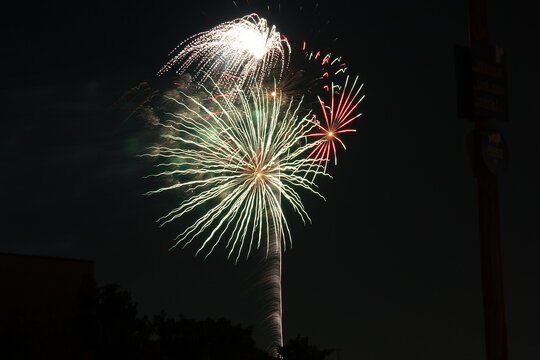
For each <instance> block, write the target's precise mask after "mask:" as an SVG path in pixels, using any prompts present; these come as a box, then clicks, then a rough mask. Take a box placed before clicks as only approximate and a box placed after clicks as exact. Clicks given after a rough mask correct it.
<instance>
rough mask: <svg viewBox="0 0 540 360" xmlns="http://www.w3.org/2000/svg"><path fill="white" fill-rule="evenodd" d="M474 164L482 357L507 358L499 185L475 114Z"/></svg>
mask: <svg viewBox="0 0 540 360" xmlns="http://www.w3.org/2000/svg"><path fill="white" fill-rule="evenodd" d="M469 26H470V40H471V45H472V46H474V42H484V43H487V42H488V21H487V6H486V0H469ZM474 124H475V164H476V171H475V173H476V179H477V184H478V222H479V235H480V256H481V268H482V295H483V307H484V326H485V343H486V360H508V359H509V355H510V354H509V348H508V330H507V327H508V325H507V320H506V304H505V297H504V286H503V267H502V249H501V229H500V227H501V226H500V210H499V185H498V179H497V175H495V174H493V173H492V172H491V171H490V170H489V169H488V168H487V167H486V165H485V164H484V162H483V159H482V148H481V144H482V141H481V136H482V133H483V132H484V131H485V130H486V129H489V128H492V127H493V120H492V119H489V118H485V117H480V116H475V118H474Z"/></svg>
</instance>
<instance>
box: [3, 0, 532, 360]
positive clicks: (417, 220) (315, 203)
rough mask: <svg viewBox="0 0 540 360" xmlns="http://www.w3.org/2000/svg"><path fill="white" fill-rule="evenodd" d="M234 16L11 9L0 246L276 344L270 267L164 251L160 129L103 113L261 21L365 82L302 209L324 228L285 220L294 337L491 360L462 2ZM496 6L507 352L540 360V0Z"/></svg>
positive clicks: (283, 8)
mask: <svg viewBox="0 0 540 360" xmlns="http://www.w3.org/2000/svg"><path fill="white" fill-rule="evenodd" d="M216 3H218V4H219V5H216ZM238 3H239V7H238V8H236V7H235V6H234V4H233V3H232V2H231V1H220V2H217V1H214V2H211V1H193V2H192V3H190V4H189V5H186V4H185V3H184V2H182V1H176V2H171V1H167V2H160V1H151V2H147V3H146V4H143V5H137V4H135V2H122V3H115V4H114V5H113V4H109V2H88V4H86V5H81V4H79V3H77V2H70V3H57V4H54V5H52V4H49V3H46V2H42V3H40V4H39V5H34V4H31V3H23V2H10V4H7V5H3V9H2V15H3V16H2V17H3V20H2V22H1V23H2V25H1V26H2V35H1V36H2V39H3V41H2V45H1V47H0V51H1V56H2V67H1V71H2V77H1V79H2V97H1V98H2V103H3V106H2V107H1V108H0V109H1V110H0V111H1V113H0V116H1V119H2V131H1V139H2V140H1V142H0V147H1V154H2V177H1V179H2V180H1V184H2V186H1V187H0V196H1V203H2V210H3V214H4V215H3V216H2V217H1V221H2V224H1V239H2V240H1V241H0V251H3V252H12V253H24V254H35V255H46V256H59V257H74V258H83V259H91V260H94V261H95V274H96V278H97V280H98V282H99V283H100V284H105V283H111V282H114V283H119V284H120V285H121V286H122V287H124V288H126V289H128V290H129V291H131V292H132V294H133V297H134V299H135V301H137V302H138V304H139V310H140V311H141V312H142V313H143V314H149V315H150V314H154V313H158V312H159V311H161V310H162V309H164V310H166V311H167V312H168V313H170V314H173V315H175V314H178V313H182V314H183V315H184V316H186V317H189V318H197V319H202V318H206V317H208V316H210V317H213V318H217V317H220V316H225V317H227V318H229V319H231V320H232V321H233V322H235V323H242V324H244V325H248V324H254V325H256V326H257V327H256V337H257V340H258V341H259V344H260V346H264V345H265V341H266V340H265V336H264V331H263V326H262V325H261V321H262V317H263V313H264V311H263V310H262V308H263V305H264V297H263V296H262V295H261V293H260V291H259V290H260V289H259V288H257V286H255V285H254V284H255V283H256V278H257V276H258V275H257V274H258V272H257V271H258V270H257V269H258V268H259V267H260V264H259V263H258V262H257V260H256V259H253V260H250V261H247V262H246V261H240V262H239V263H238V264H237V265H235V264H234V263H233V262H231V261H227V260H225V258H224V256H222V253H219V252H218V253H217V254H215V255H214V256H211V257H210V258H209V259H207V260H203V258H202V257H194V253H195V249H194V248H188V249H186V250H183V251H182V250H174V251H170V252H169V251H168V248H169V245H170V244H171V239H172V238H173V237H174V235H175V234H176V233H178V230H179V229H180V228H181V226H182V224H181V223H175V224H172V225H170V226H167V227H165V228H161V229H160V228H158V227H157V225H156V224H155V223H154V221H155V220H156V219H157V218H158V217H159V216H161V215H163V214H164V213H165V212H167V211H168V210H169V209H170V208H171V207H172V206H173V205H174V204H175V202H176V201H177V199H175V198H172V197H144V196H142V195H141V194H142V193H143V192H145V191H148V190H150V189H151V188H152V186H153V185H152V184H151V183H149V182H148V181H147V180H144V179H142V178H141V177H142V176H143V175H145V174H148V173H150V172H151V171H152V169H151V168H150V167H149V164H148V163H145V162H144V161H141V159H140V158H137V157H136V155H137V154H140V153H141V152H143V151H144V147H145V146H146V145H147V144H146V139H147V138H148V135H147V132H148V131H149V129H148V128H147V127H145V126H144V124H142V123H141V122H137V121H135V120H133V119H127V120H126V119H125V117H122V116H118V117H115V116H111V111H108V110H109V109H110V106H111V105H112V104H113V103H115V101H116V100H117V99H118V98H120V96H121V95H122V94H123V93H124V92H126V91H127V90H129V89H130V88H132V87H133V86H136V85H138V84H139V83H141V82H143V81H146V82H148V83H149V84H150V86H153V87H155V88H159V86H160V84H161V83H160V79H158V78H157V76H156V72H157V70H158V69H159V68H160V67H161V66H162V65H163V64H164V62H165V61H166V60H167V54H168V52H169V51H170V50H172V49H173V48H174V47H175V46H176V45H177V44H178V43H179V42H181V41H182V40H183V39H185V38H186V37H187V36H189V35H191V34H194V33H197V32H200V31H203V30H206V29H208V28H210V27H212V26H215V25H217V24H218V23H220V22H223V21H226V20H231V19H234V18H237V17H241V16H243V15H245V14H247V13H249V12H252V11H258V12H259V13H260V15H261V16H264V17H267V18H268V19H269V22H270V23H272V24H277V25H278V30H279V31H281V32H282V33H283V34H285V35H287V36H288V37H289V39H291V40H293V41H296V42H297V44H298V43H299V42H300V41H302V40H303V39H302V36H307V37H310V36H311V38H312V39H314V40H313V41H314V42H315V43H316V44H320V45H321V46H325V44H326V45H328V46H330V47H332V49H334V50H333V51H335V52H336V53H342V54H343V55H344V56H345V58H346V59H347V60H348V61H349V65H350V71H351V72H352V73H356V74H358V75H359V76H360V79H361V80H362V81H363V82H364V83H365V84H366V85H365V94H366V100H365V102H363V103H362V112H363V113H364V115H363V116H362V117H361V118H360V119H359V120H357V121H356V124H355V128H356V129H357V133H356V134H354V135H351V136H348V137H347V148H348V149H347V151H344V152H341V153H340V154H339V162H340V164H339V166H338V167H337V168H332V169H331V171H332V173H333V175H334V179H333V180H331V181H326V182H324V183H323V184H322V189H321V191H322V192H323V193H324V195H325V196H326V198H327V201H326V202H323V201H320V200H318V199H316V198H312V197H308V198H307V199H306V206H307V208H308V209H307V210H308V211H309V213H310V215H311V216H312V219H313V224H312V225H310V226H307V227H303V226H302V224H301V222H300V220H299V219H296V218H294V219H293V220H292V221H293V223H294V226H293V238H294V247H293V248H292V249H291V250H288V251H287V252H286V253H285V255H284V265H283V266H284V267H283V271H284V275H283V294H284V295H283V296H284V305H283V306H284V332H285V338H290V337H294V336H296V335H297V334H301V335H302V336H307V337H309V338H310V340H311V341H312V342H313V343H314V344H317V345H318V346H320V347H334V348H338V349H342V351H341V359H344V360H347V359H360V358H366V359H392V358H396V357H399V358H401V359H441V360H442V359H456V358H459V359H483V358H484V357H485V355H484V343H483V317H482V301H481V300H482V299H481V278H480V253H479V241H478V225H477V202H476V180H475V178H474V177H473V175H472V174H471V173H470V172H468V171H467V169H466V166H465V163H464V160H463V149H462V137H463V135H464V134H465V132H467V131H468V130H469V129H471V128H472V123H471V122H470V121H468V120H464V119H460V118H458V117H457V116H456V97H455V72H454V54H453V45H454V44H461V45H467V44H468V23H467V21H468V20H467V9H468V8H467V1H449V0H446V1H427V0H426V1H409V2H406V1H384V2H383V1H359V2H355V4H356V5H355V7H351V4H352V2H350V3H346V2H343V1H324V2H321V4H319V6H318V8H317V9H315V5H314V3H313V2H308V1H306V2H304V3H303V5H302V4H301V3H300V2H296V3H294V2H282V3H281V4H280V3H278V2H275V1H269V2H268V4H269V7H270V11H268V9H267V8H266V6H264V5H265V4H266V3H265V2H252V3H251V4H249V5H248V4H245V2H244V0H238ZM261 5H262V6H261ZM301 5H302V6H303V9H306V10H305V11H306V12H305V14H308V15H306V16H297V14H298V9H299V8H300V6H301ZM488 7H489V22H490V37H491V42H492V43H494V44H498V45H502V46H504V47H505V49H506V51H507V53H508V68H507V72H508V85H509V94H510V95H509V109H510V112H509V119H510V121H509V122H508V123H496V126H497V128H498V129H499V130H501V131H502V133H503V135H504V136H505V138H506V140H507V143H508V146H509V154H510V160H509V167H508V169H507V170H506V172H504V173H503V174H502V175H501V176H500V203H501V221H502V239H503V258H504V271H505V287H506V296H507V311H508V322H509V336H510V352H511V357H512V358H513V359H516V360H518V359H534V358H540V345H539V342H538V338H540V325H539V322H540V308H539V307H538V304H540V283H539V281H538V279H539V276H540V266H539V265H538V261H537V259H538V254H539V253H540V230H539V227H538V223H539V219H540V206H539V203H540V187H539V184H540V171H539V161H538V157H539V156H540V145H539V141H538V134H539V133H540V126H539V116H538V114H539V112H540V105H539V104H540V101H539V100H538V95H539V92H538V84H540V67H539V66H538V64H540V52H539V50H538V46H537V42H538V41H537V39H538V38H539V36H540V30H539V29H540V27H539V26H538V14H539V13H540V5H539V3H538V2H533V1H528V2H527V5H525V4H524V3H518V2H510V1H507V2H504V1H488ZM335 38H338V40H337V41H333V40H334V39H335ZM293 51H294V50H293Z"/></svg>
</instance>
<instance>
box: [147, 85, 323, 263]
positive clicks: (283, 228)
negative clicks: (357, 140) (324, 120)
mask: <svg viewBox="0 0 540 360" xmlns="http://www.w3.org/2000/svg"><path fill="white" fill-rule="evenodd" d="M205 91H207V93H208V94H209V95H210V91H208V90H207V89H206V88H205ZM218 92H219V95H218V96H216V97H213V98H212V97H211V98H210V99H208V100H199V99H197V98H195V97H191V96H187V95H185V94H183V95H184V96H185V98H186V99H187V101H186V102H183V101H179V100H177V99H174V98H171V99H170V100H171V101H172V102H173V103H174V104H175V105H176V106H177V107H178V110H177V111H175V112H174V113H170V114H169V117H170V119H168V120H167V121H164V122H161V123H160V125H161V126H162V127H164V128H165V129H166V130H167V131H166V132H165V133H164V134H163V135H162V136H163V137H164V138H165V140H166V141H167V144H166V145H163V146H155V147H151V148H150V149H149V150H150V151H149V152H148V153H147V154H145V155H143V156H150V157H156V158H159V159H161V161H162V162H161V163H159V164H157V165H156V166H157V167H160V168H164V170H163V171H161V172H158V173H156V174H153V175H150V176H157V177H172V178H174V179H176V182H174V183H173V184H171V185H169V186H164V187H161V188H159V189H157V190H153V191H149V192H148V193H147V194H148V195H150V194H155V193H161V192H164V191H173V190H177V189H182V190H186V194H189V195H188V198H187V199H185V200H184V201H183V202H181V203H180V204H179V206H178V207H176V208H175V209H173V210H172V211H170V212H169V213H168V214H167V215H165V216H163V217H162V218H160V219H159V220H158V221H159V222H160V223H161V225H164V224H166V223H169V222H171V221H173V220H175V219H177V218H180V217H182V216H184V215H186V214H188V213H190V212H192V211H197V210H199V212H200V213H201V215H200V217H199V219H198V220H197V221H195V222H194V223H193V224H192V225H190V226H189V227H187V228H186V229H185V230H184V231H183V232H182V233H181V234H179V235H178V236H177V237H176V239H175V243H174V245H173V247H174V246H177V245H179V244H183V246H186V245H188V244H190V243H191V242H192V241H193V240H194V239H195V238H201V239H202V242H201V245H200V246H199V250H198V251H197V254H198V253H199V252H201V251H202V250H203V249H206V252H207V256H208V255H209V254H210V253H212V251H213V250H214V248H215V247H216V246H217V245H218V244H219V243H220V242H221V241H222V240H223V241H225V240H226V241H227V243H226V248H227V249H228V257H231V255H232V254H233V253H235V252H236V254H237V255H236V261H238V259H239V257H240V255H241V253H242V252H243V251H244V250H245V252H246V257H248V256H249V254H250V252H251V251H252V250H253V249H255V248H257V249H258V248H260V247H264V248H266V251H267V253H268V249H270V248H274V249H279V248H280V247H281V246H272V247H271V246H270V243H269V242H270V239H281V241H282V244H283V245H284V246H285V244H286V242H287V240H288V242H289V243H290V242H291V234H290V230H289V226H288V223H287V220H286V218H285V216H284V213H283V211H282V207H281V203H282V202H284V203H288V204H289V205H291V207H292V208H293V209H294V211H295V212H296V213H297V214H298V215H299V216H300V218H301V219H302V221H303V222H304V224H305V223H306V220H308V221H310V219H309V216H308V214H307V212H306V210H305V208H304V206H303V204H302V201H301V198H300V195H299V193H298V189H300V188H302V189H305V190H307V191H310V192H312V193H314V194H317V195H319V196H320V197H321V198H323V197H322V195H321V194H320V193H319V192H317V190H316V185H315V184H314V182H313V180H310V179H313V178H314V175H315V174H316V173H317V172H321V170H322V167H321V166H319V165H317V164H315V165H314V164H313V161H312V160H311V159H307V158H306V157H305V154H304V153H305V151H306V150H307V149H308V148H310V147H313V146H316V145H317V143H307V142H306V141H305V136H304V134H305V133H307V132H309V130H310V129H311V127H313V126H314V125H313V122H312V121H311V115H310V114H307V115H306V116H303V117H302V116H299V114H298V113H299V109H300V105H301V102H302V101H301V100H300V101H294V100H292V99H291V101H290V102H288V105H286V106H284V107H283V108H282V107H281V103H282V98H281V96H282V95H281V94H280V92H279V91H278V92H277V93H276V90H275V89H274V91H273V92H270V91H268V90H266V89H264V88H262V87H255V88H253V89H252V90H250V91H249V92H246V91H243V90H241V89H237V90H236V92H237V96H236V97H234V96H229V95H228V94H224V93H223V92H221V91H220V90H219V88H218ZM323 199H324V198H323ZM274 241H279V240H274Z"/></svg>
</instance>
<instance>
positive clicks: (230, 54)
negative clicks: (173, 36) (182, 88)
mask: <svg viewBox="0 0 540 360" xmlns="http://www.w3.org/2000/svg"><path fill="white" fill-rule="evenodd" d="M284 44H285V47H284ZM178 49H180V50H179V51H178ZM177 51H178V52H177ZM176 52H177V53H176ZM174 53H176V54H175V55H174V56H173V57H172V58H171V59H170V60H169V61H168V62H167V64H165V66H163V67H162V68H161V70H160V71H159V72H158V74H159V75H161V74H163V73H165V72H167V71H168V70H170V69H171V68H173V67H177V70H176V72H177V73H178V74H183V73H184V72H186V71H187V70H188V69H190V68H194V74H195V80H196V81H197V82H199V83H206V82H207V80H210V79H215V80H216V85H217V86H218V87H219V88H220V89H222V90H223V89H231V88H232V87H234V86H240V87H241V88H242V89H247V88H249V87H250V86H252V85H257V86H260V85H261V84H262V81H263V79H264V78H268V77H270V76H275V77H276V78H277V79H279V78H280V77H281V75H282V73H283V70H284V69H285V68H286V67H287V64H288V60H289V56H290V46H289V42H288V41H287V38H286V37H283V38H282V37H281V35H280V33H279V32H278V31H276V27H275V26H272V27H271V28H270V27H268V24H267V21H266V19H264V18H261V17H259V15H257V14H251V15H246V16H244V17H242V18H239V19H235V20H233V21H228V22H225V23H222V24H220V25H218V26H216V27H214V28H212V29H210V30H208V31H204V32H201V33H199V34H196V35H193V36H191V37H190V38H188V39H187V40H185V41H184V42H182V43H181V44H180V45H178V46H177V48H176V49H175V50H173V51H172V52H171V54H174Z"/></svg>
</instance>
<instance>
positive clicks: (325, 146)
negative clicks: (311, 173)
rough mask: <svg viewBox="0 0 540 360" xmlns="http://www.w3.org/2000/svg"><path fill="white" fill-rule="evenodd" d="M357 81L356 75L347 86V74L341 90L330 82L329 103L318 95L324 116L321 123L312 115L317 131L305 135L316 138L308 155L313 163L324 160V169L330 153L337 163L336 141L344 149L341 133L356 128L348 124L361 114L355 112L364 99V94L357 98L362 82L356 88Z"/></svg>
mask: <svg viewBox="0 0 540 360" xmlns="http://www.w3.org/2000/svg"><path fill="white" fill-rule="evenodd" d="M357 81H358V77H356V78H355V79H354V81H353V83H352V85H351V86H350V88H348V85H349V77H348V76H347V78H346V79H345V85H344V86H343V88H342V89H341V91H336V88H338V86H337V85H334V83H332V84H331V89H330V92H331V94H330V105H327V104H326V103H325V102H324V101H323V100H322V99H321V98H320V97H318V99H319V104H320V106H321V111H322V114H323V117H324V123H322V124H321V122H320V121H318V120H317V119H316V117H315V116H314V117H313V124H314V125H315V126H316V129H317V130H316V131H317V132H314V133H309V134H308V135H307V137H315V138H318V139H317V140H316V142H315V143H314V144H315V147H314V149H313V150H312V151H311V152H310V154H309V155H308V157H311V158H313V162H314V163H315V162H317V160H318V162H319V164H321V163H322V162H324V170H325V171H326V166H327V163H328V161H329V160H330V157H331V154H333V155H334V161H335V164H336V165H337V151H336V142H338V143H339V144H340V145H341V146H342V147H343V149H346V147H345V144H344V143H343V141H342V140H341V139H340V136H341V134H344V133H349V132H355V131H356V130H355V129H350V128H348V125H350V124H351V122H352V121H353V120H354V119H356V118H358V117H360V116H361V115H362V114H361V113H355V110H356V108H357V106H358V104H360V102H361V101H362V100H363V99H364V95H362V96H361V97H360V98H358V95H359V93H360V91H361V90H362V87H363V84H362V85H360V86H358V87H357V88H356V83H357ZM355 88H356V89H355Z"/></svg>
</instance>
